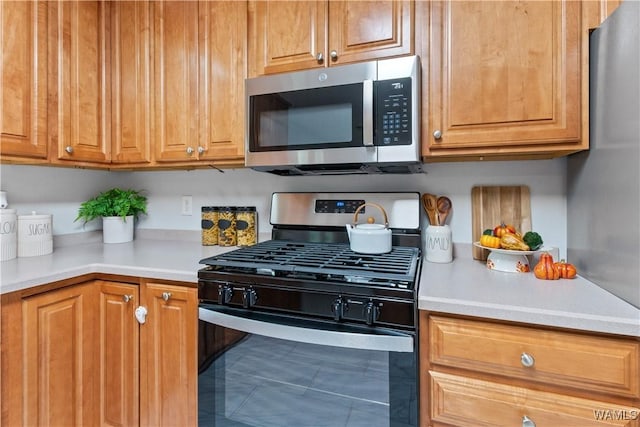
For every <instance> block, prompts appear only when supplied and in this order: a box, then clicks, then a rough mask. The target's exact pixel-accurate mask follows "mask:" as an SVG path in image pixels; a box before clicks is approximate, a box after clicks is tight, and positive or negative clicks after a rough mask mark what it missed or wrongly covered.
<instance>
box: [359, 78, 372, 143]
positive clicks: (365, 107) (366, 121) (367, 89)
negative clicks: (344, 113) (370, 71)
mask: <svg viewBox="0 0 640 427" xmlns="http://www.w3.org/2000/svg"><path fill="white" fill-rule="evenodd" d="M362 144H363V145H364V146H366V147H373V80H365V81H363V82H362Z"/></svg>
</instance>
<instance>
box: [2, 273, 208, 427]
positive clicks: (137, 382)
mask: <svg viewBox="0 0 640 427" xmlns="http://www.w3.org/2000/svg"><path fill="white" fill-rule="evenodd" d="M127 280H128V279H127ZM130 280H131V282H130V283H128V282H125V281H113V280H100V279H91V280H86V281H80V282H78V281H69V283H65V282H60V284H59V286H61V287H56V286H55V285H54V284H51V285H46V286H45V288H46V289H47V290H46V291H43V292H41V293H35V294H32V293H33V291H29V290H27V291H26V293H30V294H28V295H27V294H26V293H25V292H22V291H20V292H14V293H11V294H5V295H2V312H1V316H2V323H1V326H2V347H1V353H0V354H1V359H0V365H1V374H2V376H1V379H2V382H1V384H0V386H1V396H2V418H1V423H0V424H1V425H3V426H13V425H28V426H32V425H33V426H35V425H51V426H90V425H91V426H93V425H102V426H138V425H139V426H163V425H166V426H178V425H180V426H188V425H196V424H197V345H198V342H197V328H198V312H197V310H198V306H197V305H198V300H197V288H195V287H193V286H192V285H190V284H182V283H175V282H172V283H161V282H156V281H153V282H149V281H147V280H146V279H139V278H131V279H130ZM141 306H142V307H145V308H146V309H147V316H146V320H145V322H144V323H142V324H140V323H139V322H138V321H137V320H136V317H135V315H134V313H135V310H136V308H138V307H141Z"/></svg>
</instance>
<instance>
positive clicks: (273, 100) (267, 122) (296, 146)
mask: <svg viewBox="0 0 640 427" xmlns="http://www.w3.org/2000/svg"><path fill="white" fill-rule="evenodd" d="M363 86H364V85H363V84H362V83H356V84H349V85H342V86H331V87H323V88H317V89H305V90H298V91H290V92H279V93H274V94H267V95H254V96H251V97H250V106H249V108H250V120H251V123H250V127H249V129H250V130H249V132H250V135H249V141H250V143H249V147H250V150H251V151H252V152H259V151H283V150H310V149H319V148H341V147H358V146H362V145H363Z"/></svg>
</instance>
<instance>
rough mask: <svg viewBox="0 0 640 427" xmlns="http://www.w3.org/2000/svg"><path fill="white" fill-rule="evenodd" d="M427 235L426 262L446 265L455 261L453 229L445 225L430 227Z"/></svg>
mask: <svg viewBox="0 0 640 427" xmlns="http://www.w3.org/2000/svg"><path fill="white" fill-rule="evenodd" d="M425 235H426V251H425V252H426V256H425V257H426V260H427V261H429V262H440V263H446V262H451V261H453V245H452V243H451V228H450V227H449V226H448V225H447V224H445V225H429V226H427V230H426V232H425Z"/></svg>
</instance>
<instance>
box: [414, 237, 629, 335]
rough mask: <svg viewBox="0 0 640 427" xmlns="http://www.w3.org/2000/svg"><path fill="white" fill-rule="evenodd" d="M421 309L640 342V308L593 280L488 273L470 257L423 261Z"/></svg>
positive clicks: (419, 294) (480, 262)
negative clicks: (441, 262)
mask: <svg viewBox="0 0 640 427" xmlns="http://www.w3.org/2000/svg"><path fill="white" fill-rule="evenodd" d="M468 252H469V254H471V249H469V250H468ZM418 308H419V309H421V310H429V311H437V312H442V313H449V314H460V315H467V316H476V317H484V318H489V319H498V320H508V321H514V322H524V323H529V324H535V325H544V326H557V327H561V328H569V329H578V330H585V331H591V332H604V333H612V334H620V335H629V336H635V337H640V309H638V308H636V307H634V306H633V305H631V304H629V303H627V302H626V301H624V300H622V299H620V298H618V297H616V296H615V295H613V294H611V293H609V292H608V291H606V290H604V289H602V288H601V287H599V286H597V285H596V284H594V283H592V282H590V281H588V280H585V279H583V278H581V277H579V276H578V277H577V278H575V279H560V280H540V279H537V278H536V277H535V276H534V275H533V273H505V272H500V271H494V270H489V269H488V268H487V267H486V265H485V263H484V262H483V261H476V260H474V259H472V258H471V255H469V258H461V257H458V258H455V259H454V261H453V262H452V263H449V264H434V263H430V262H427V261H424V262H423V265H422V272H421V278H420V288H419V290H418Z"/></svg>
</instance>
